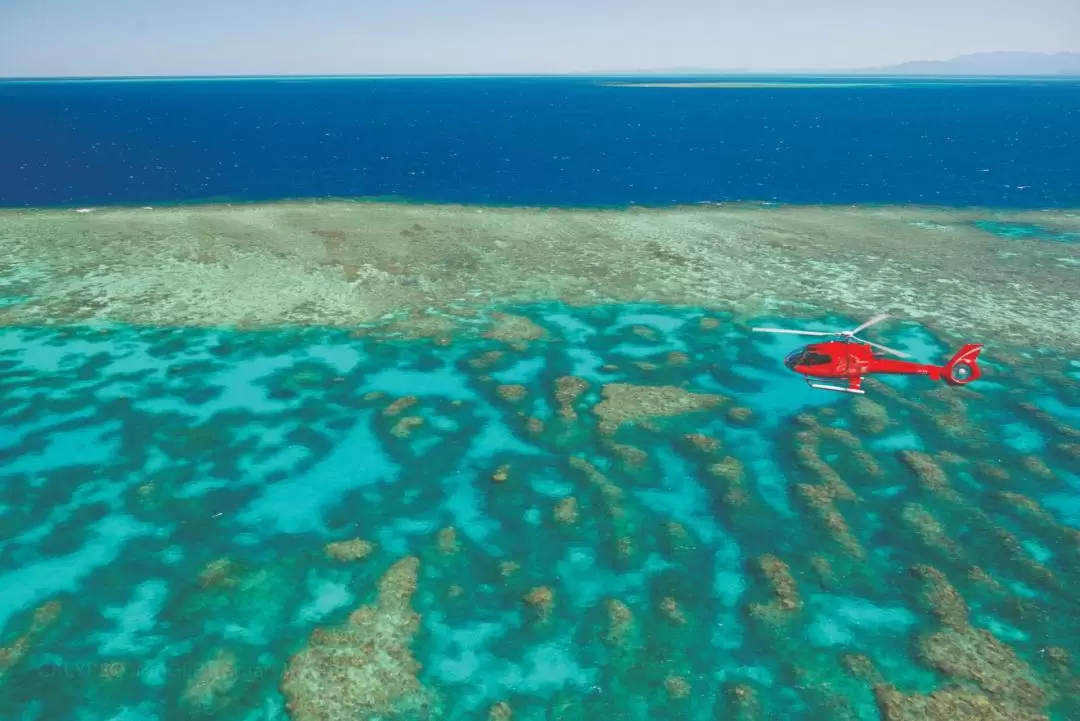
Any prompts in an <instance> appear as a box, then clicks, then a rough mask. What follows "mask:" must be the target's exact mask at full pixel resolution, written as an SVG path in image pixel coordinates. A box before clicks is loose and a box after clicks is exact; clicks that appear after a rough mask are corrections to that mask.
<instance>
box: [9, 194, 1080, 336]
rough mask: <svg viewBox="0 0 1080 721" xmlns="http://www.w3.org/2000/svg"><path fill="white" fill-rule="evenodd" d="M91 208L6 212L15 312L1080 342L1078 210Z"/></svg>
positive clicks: (64, 316) (221, 322) (190, 320)
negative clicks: (728, 316)
mask: <svg viewBox="0 0 1080 721" xmlns="http://www.w3.org/2000/svg"><path fill="white" fill-rule="evenodd" d="M84 210H87V211H88V212H77V211H73V210H28V211H3V212H0V293H2V294H3V295H2V296H0V323H3V324H6V325H19V324H35V323H42V322H50V323H71V322H110V321H115V322H123V323H135V324H145V325H199V326H241V327H257V326H274V325H280V324H283V323H295V324H317V325H338V326H352V325H357V324H365V323H374V322H376V321H379V320H380V319H385V318H387V317H388V316H390V315H397V316H399V317H400V316H404V315H407V314H411V316H413V317H414V318H416V317H418V316H426V315H428V314H429V311H438V312H445V311H447V310H453V309H455V308H456V309H469V308H477V307H482V306H489V305H492V304H500V303H517V302H531V301H548V300H560V301H564V302H567V303H572V304H595V303H607V302H654V303H662V304H676V305H693V306H698V307H704V308H710V309H716V310H724V311H730V312H733V313H735V314H737V315H739V316H749V315H754V314H760V313H762V312H788V313H797V314H801V315H803V316H805V317H810V316H813V315H815V314H823V313H844V314H848V315H851V316H856V317H866V316H868V315H870V314H874V313H878V312H883V311H884V312H893V313H895V314H896V315H897V316H899V317H901V318H906V319H909V320H913V321H918V322H922V323H924V324H926V325H927V326H928V327H930V328H931V329H933V330H934V331H935V332H937V333H939V334H942V335H943V336H945V335H948V336H952V337H953V338H954V339H955V340H961V339H963V340H972V341H978V342H985V343H988V344H991V343H992V344H994V345H997V346H1013V347H1028V346H1036V347H1043V346H1051V347H1055V348H1060V349H1065V350H1070V351H1072V352H1075V350H1076V349H1078V348H1080V323H1076V318H1077V317H1080V293H1077V287H1078V278H1080V243H1075V242H1070V239H1072V238H1075V237H1080V236H1077V234H1078V233H1080V214H1077V213H1075V212H1066V211H1053V212H1050V211H1048V212H1005V211H981V210H978V209H964V210H957V209H943V208H908V207H903V208H898V207H892V208H890V207H881V208H866V207H850V208H849V207H839V208H838V207H800V206H764V207H763V206H757V205H753V206H752V205H731V206H708V205H701V206H692V207H679V208H664V209H653V208H630V209H612V210H567V209H542V208H491V207H468V206H441V205H423V204H396V203H374V202H371V203H368V202H359V203H358V202H337V201H335V202H288V203H273V204H265V205H236V206H229V205H215V206H181V207H165V208H152V209H140V208H99V209H84ZM1017 233H1019V234H1021V235H1022V236H1023V237H1016V235H1017ZM425 322H426V321H425Z"/></svg>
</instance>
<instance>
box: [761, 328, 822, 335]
mask: <svg viewBox="0 0 1080 721" xmlns="http://www.w3.org/2000/svg"><path fill="white" fill-rule="evenodd" d="M750 330H756V331H762V332H765V333H792V334H794V335H836V333H826V332H824V331H820V330H792V329H790V328H751V329H750Z"/></svg>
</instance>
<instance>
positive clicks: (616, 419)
mask: <svg viewBox="0 0 1080 721" xmlns="http://www.w3.org/2000/svg"><path fill="white" fill-rule="evenodd" d="M727 400H728V399H727V398H725V397H724V396H721V395H716V394H710V393H692V392H690V391H687V390H684V389H682V388H677V387H675V386H639V385H631V384H628V383H608V384H607V385H605V386H604V388H603V400H601V401H600V402H599V403H598V404H596V405H595V406H594V407H593V412H594V413H595V414H596V415H597V416H598V417H599V418H600V422H601V425H602V426H604V427H606V428H608V429H609V430H610V432H613V431H614V429H616V428H618V426H620V425H622V424H624V423H630V422H633V421H639V420H645V419H651V418H661V417H669V416H678V415H682V414H684V413H692V412H695V411H703V410H708V409H710V408H713V407H715V406H717V405H720V404H722V403H725V402H727Z"/></svg>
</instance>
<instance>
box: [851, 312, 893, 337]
mask: <svg viewBox="0 0 1080 721" xmlns="http://www.w3.org/2000/svg"><path fill="white" fill-rule="evenodd" d="M888 317H889V314H888V313H882V314H881V315H875V316H874V317H873V318H871V319H870V320H868V321H866V322H865V323H863V324H862V325H860V326H859V327H858V328H856V329H855V330H853V331H851V335H855V334H856V333H858V332H859V331H861V330H865V329H867V328H869V327H870V326H872V325H874V324H876V323H880V322H881V321H883V320H885V319H886V318H888Z"/></svg>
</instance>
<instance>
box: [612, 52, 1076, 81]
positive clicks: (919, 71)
mask: <svg viewBox="0 0 1080 721" xmlns="http://www.w3.org/2000/svg"><path fill="white" fill-rule="evenodd" d="M619 74H622V73H619ZM627 74H631V75H640V74H647V75H908V76H911V75H1040V76H1047V75H1058V76H1061V75H1064V76H1080V53H1067V52H1061V53H1031V52H1014V51H1007V50H1001V51H997V52H991V53H971V54H969V55H958V56H957V57H955V58H952V59H950V60H912V61H910V62H906V63H901V64H899V65H888V66H885V67H876V68H843V69H841V68H828V69H826V68H819V69H816V70H807V69H805V68H803V69H799V70H792V69H789V70H783V69H781V70H767V71H762V70H753V69H750V68H726V69H717V68H704V67H682V68H667V69H662V70H639V71H633V72H630V73H627Z"/></svg>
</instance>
